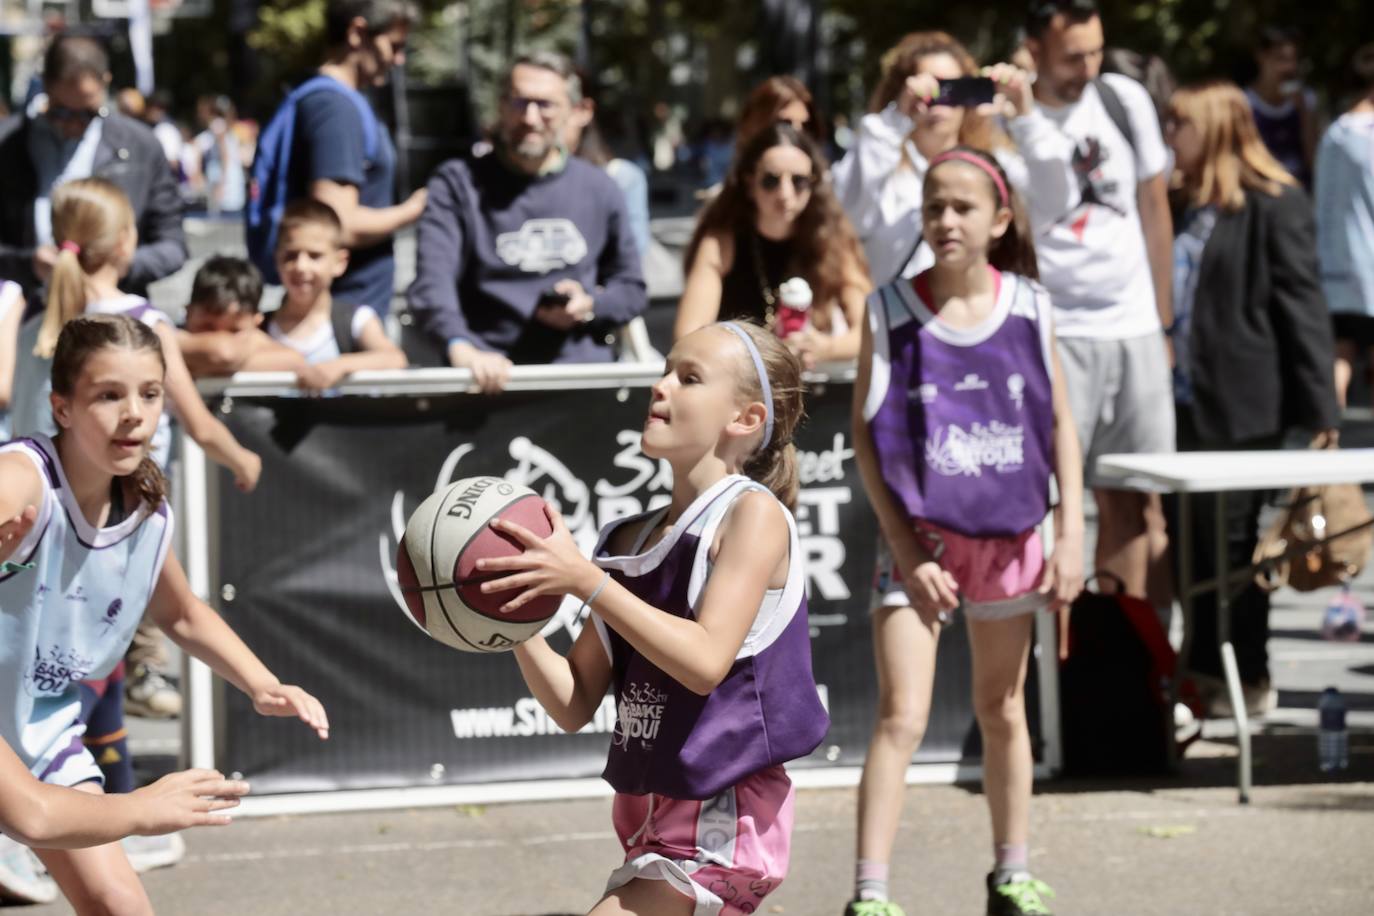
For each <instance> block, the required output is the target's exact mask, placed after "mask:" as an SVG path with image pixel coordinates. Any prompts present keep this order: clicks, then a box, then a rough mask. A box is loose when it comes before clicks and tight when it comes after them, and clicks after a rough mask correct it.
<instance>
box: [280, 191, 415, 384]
mask: <svg viewBox="0 0 1374 916" xmlns="http://www.w3.org/2000/svg"><path fill="white" fill-rule="evenodd" d="M343 237H344V228H343V224H342V223H341V222H340V220H339V217H338V214H336V213H335V212H334V210H333V209H332V208H331V207H329V206H327V205H326V204H322V203H320V202H319V201H318V200H316V199H314V198H311V197H303V198H301V199H299V200H295V201H292V202H291V203H290V204H288V205H287V207H286V210H285V212H284V213H283V214H282V219H281V225H280V228H279V229H278V231H277V250H276V261H277V273H278V274H279V275H280V276H281V281H282V286H283V287H285V289H286V294H285V295H284V296H283V297H282V302H281V308H279V309H277V311H275V312H273V313H272V314H271V315H270V316H269V317H268V319H267V322H266V327H265V330H266V332H267V333H268V335H270V336H271V338H272V339H273V340H274V341H276V342H277V343H280V344H283V345H285V346H287V347H290V348H291V349H293V350H295V351H296V353H297V354H298V355H299V356H300V357H301V358H302V359H303V360H304V361H305V363H306V364H307V365H305V366H303V367H301V368H299V369H297V370H296V376H297V378H298V379H299V381H300V385H301V387H302V388H308V389H311V390H315V391H322V390H324V389H326V388H333V387H335V386H337V385H338V384H339V382H341V381H342V380H343V379H344V378H345V377H346V376H347V375H349V374H350V373H352V372H356V371H358V370H362V369H404V368H406V366H407V365H408V363H407V361H406V357H405V354H404V353H402V352H401V348H400V347H398V346H396V344H394V343H392V341H391V338H389V337H388V336H387V334H386V329H385V328H384V327H383V326H382V320H381V317H380V316H379V314H378V312H377V310H376V309H374V308H373V307H372V306H371V305H356V306H355V305H354V304H353V303H351V302H347V301H341V300H339V299H336V298H334V295H333V293H332V290H331V287H332V286H333V283H334V281H335V280H336V279H337V278H339V277H341V276H343V274H344V271H346V270H347V269H348V249H347V248H345V247H343V241H344V238H343Z"/></svg>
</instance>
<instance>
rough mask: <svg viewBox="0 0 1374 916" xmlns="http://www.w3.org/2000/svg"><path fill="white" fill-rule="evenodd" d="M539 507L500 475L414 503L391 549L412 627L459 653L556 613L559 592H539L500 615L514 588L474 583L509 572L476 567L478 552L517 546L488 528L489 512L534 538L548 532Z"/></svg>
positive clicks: (496, 646)
mask: <svg viewBox="0 0 1374 916" xmlns="http://www.w3.org/2000/svg"><path fill="white" fill-rule="evenodd" d="M544 506H545V503H544V500H543V499H541V498H540V497H539V495H538V494H537V493H535V492H534V491H533V490H531V489H530V488H529V487H526V486H522V485H520V484H517V483H511V482H510V481H508V480H504V479H502V478H500V477H468V478H465V479H463V480H459V481H456V482H454V483H452V484H449V486H448V487H446V488H445V489H443V490H440V491H439V492H437V493H435V494H433V495H432V496H430V497H429V498H428V499H426V500H425V501H424V502H422V503H421V504H420V506H419V508H417V509H416V510H415V512H414V514H413V515H411V516H410V521H409V522H407V523H406V533H405V537H404V538H402V539H401V544H400V547H399V548H398V549H397V551H396V575H397V578H398V579H399V580H400V586H401V591H402V594H404V595H405V599H406V609H407V611H408V612H409V614H410V617H411V619H412V620H413V621H414V622H415V623H416V624H417V625H418V626H419V627H420V629H422V630H424V631H425V632H426V633H428V634H429V635H430V636H432V637H434V638H435V639H437V640H439V642H441V643H443V644H444V645H447V646H452V647H453V648H455V649H462V650H463V651H464V652H506V651H509V650H510V649H513V648H515V647H516V646H518V645H519V644H520V643H522V642H524V641H525V640H527V639H529V638H530V637H531V636H533V635H534V634H536V633H538V632H539V631H540V630H541V629H543V628H544V624H545V623H547V622H548V620H549V618H550V617H552V616H553V615H554V614H555V613H557V612H558V605H559V604H560V603H561V602H562V596H561V595H544V596H541V597H539V598H535V599H534V600H533V601H530V602H529V603H527V604H525V605H524V606H522V607H521V608H520V609H519V610H516V611H512V612H511V613H509V614H503V613H501V606H502V605H503V604H505V603H506V602H507V601H510V600H511V599H512V598H514V597H515V596H516V595H517V594H519V592H518V591H504V592H492V593H490V594H486V593H483V592H482V590H481V588H480V586H481V584H482V583H483V582H484V581H486V580H487V579H493V578H500V577H501V576H504V575H509V574H510V573H494V574H493V573H485V574H484V573H478V572H477V568H476V567H477V561H478V560H480V559H483V558H484V557H508V556H514V555H515V554H518V553H521V552H523V550H524V547H523V545H521V544H520V543H519V542H518V541H516V540H515V539H514V538H511V537H509V536H508V535H506V534H503V533H501V532H499V531H496V530H495V529H493V528H492V527H491V522H492V520H493V519H497V518H502V519H506V520H507V521H512V522H515V523H516V524H518V525H523V526H524V527H526V528H528V529H529V530H530V531H533V532H534V533H535V534H537V535H539V536H540V537H547V536H548V535H550V534H552V533H553V528H552V526H550V524H549V519H548V516H547V515H545V514H544Z"/></svg>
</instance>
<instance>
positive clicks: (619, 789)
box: [478, 322, 829, 916]
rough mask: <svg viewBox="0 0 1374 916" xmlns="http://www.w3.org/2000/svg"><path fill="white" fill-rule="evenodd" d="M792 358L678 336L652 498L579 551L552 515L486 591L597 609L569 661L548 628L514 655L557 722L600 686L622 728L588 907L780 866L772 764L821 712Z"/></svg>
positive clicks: (510, 530)
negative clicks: (661, 477)
mask: <svg viewBox="0 0 1374 916" xmlns="http://www.w3.org/2000/svg"><path fill="white" fill-rule="evenodd" d="M801 413H802V386H801V365H800V363H799V362H798V361H797V358H796V357H795V356H793V355H791V354H790V353H789V352H788V351H787V349H786V347H784V346H783V344H782V343H781V342H780V341H779V340H778V338H777V337H776V336H775V335H773V334H771V333H769V332H767V331H765V330H763V329H762V328H760V327H757V326H754V325H749V324H736V323H733V322H726V323H723V324H714V325H708V326H707V327H704V328H702V329H700V330H698V331H694V332H693V333H691V334H688V335H687V336H685V337H683V338H682V339H681V340H679V341H678V342H677V344H676V345H675V346H674V347H673V350H672V352H671V353H670V354H669V355H668V362H667V372H666V374H665V375H664V376H663V378H662V379H660V380H659V382H658V383H657V384H656V385H655V386H654V388H653V399H652V402H651V404H650V407H649V415H648V417H647V419H646V420H645V423H644V437H643V449H644V454H646V455H648V456H650V457H651V458H658V459H662V460H665V461H667V462H668V463H669V465H671V467H672V469H673V494H672V501H671V502H670V504H669V505H668V506H666V507H664V508H662V509H658V510H651V511H649V512H647V513H644V514H642V515H637V516H633V517H631V518H627V519H622V520H621V521H619V522H613V523H611V524H610V525H608V526H607V527H606V528H605V529H604V530H603V531H602V532H601V538H600V541H599V543H598V545H597V547H596V550H595V551H594V552H593V555H592V556H593V558H592V560H587V559H586V558H585V557H583V556H582V554H581V552H580V551H579V550H578V548H577V545H576V544H575V543H574V542H573V539H572V535H571V534H569V533H568V529H567V527H566V526H565V525H564V524H563V520H562V519H561V518H560V517H559V516H558V514H557V512H556V511H554V510H552V509H551V510H550V511H549V516H550V521H551V522H552V523H553V527H554V531H553V534H551V535H550V536H549V537H548V538H543V539H541V538H538V537H536V536H535V535H533V534H532V533H531V532H529V531H528V530H526V529H524V528H521V527H520V526H518V525H515V524H511V523H509V522H504V521H497V522H494V523H493V525H494V527H496V528H497V529H498V530H500V531H503V532H505V533H506V534H508V535H510V536H511V537H514V538H516V539H518V540H519V541H520V542H521V543H522V544H523V545H524V547H525V552H524V553H523V554H522V555H520V556H517V557H510V558H504V559H487V560H482V561H480V562H479V564H478V568H479V569H482V570H484V571H502V572H509V573H511V575H509V576H507V577H505V578H502V579H497V580H495V581H491V582H487V583H485V584H484V585H483V586H482V588H483V590H484V591H488V592H500V591H512V592H516V591H518V594H513V596H512V598H511V600H510V601H509V602H508V603H507V604H506V605H505V607H506V608H507V609H509V610H513V609H515V608H517V607H519V606H520V605H522V604H524V603H525V602H527V601H529V600H530V599H531V598H533V597H535V596H536V595H548V594H572V595H577V596H579V597H583V598H585V599H586V604H587V605H590V607H591V611H592V613H591V618H590V625H589V626H585V627H583V629H582V633H581V635H580V636H579V637H578V638H577V640H576V642H574V644H573V647H572V651H571V652H570V653H569V654H568V656H567V657H566V658H565V657H563V656H561V655H558V654H557V653H555V652H554V651H553V650H552V649H551V648H550V647H549V645H548V644H547V643H546V642H544V640H543V639H542V638H541V637H535V638H534V639H532V640H530V641H529V642H527V643H525V644H523V645H521V646H519V647H518V648H517V649H516V650H515V656H516V659H517V661H518V662H519V663H520V670H521V672H522V673H523V674H524V676H525V681H526V683H527V684H529V687H530V690H531V691H532V692H533V693H534V695H535V696H536V697H537V698H538V699H539V702H540V703H542V704H543V705H544V708H545V709H546V710H548V712H549V714H550V716H552V718H553V720H554V721H555V722H557V723H558V725H559V726H560V727H562V728H563V729H564V730H566V731H569V732H575V731H577V730H578V729H580V728H581V727H582V726H583V725H585V724H586V723H587V722H588V721H589V720H590V719H591V718H592V715H593V714H594V713H595V712H596V710H597V708H598V707H599V706H600V705H601V700H602V697H603V696H605V694H606V690H607V688H608V687H611V688H613V689H614V691H615V698H616V704H617V722H616V728H615V733H614V735H613V738H612V742H611V749H610V755H609V759H608V760H607V762H606V771H605V777H606V780H607V781H608V782H610V784H611V785H612V786H613V787H614V788H615V790H616V797H615V804H614V809H613V813H612V819H613V821H614V823H615V828H616V832H617V833H618V834H619V836H620V841H621V844H622V846H623V847H624V849H625V862H624V864H623V865H622V866H621V867H620V868H618V869H617V870H616V871H615V872H614V873H613V874H612V875H611V878H610V881H609V882H608V883H607V886H606V893H605V896H604V897H603V898H602V899H601V900H600V902H598V903H597V904H596V906H595V907H594V908H593V909H592V911H591V912H592V914H594V916H612V914H628V913H634V914H641V916H649V914H652V916H686V914H693V916H707V914H717V913H724V914H736V913H756V912H760V911H761V910H760V904H761V901H762V899H763V897H764V896H765V895H766V894H768V893H769V892H770V891H771V890H773V889H774V888H775V887H777V886H778V884H779V883H780V882H781V881H782V879H783V876H784V875H785V874H786V873H787V864H788V855H789V845H790V842H791V834H792V806H793V792H792V784H791V781H790V780H789V779H788V778H787V774H786V772H784V770H783V764H784V763H786V762H787V761H789V760H795V759H796V758H798V757H803V756H805V755H807V754H809V753H811V751H813V750H815V748H816V747H817V746H818V745H819V744H820V742H821V739H822V738H824V737H825V733H826V730H827V728H828V726H829V720H828V719H827V717H826V714H825V710H824V709H823V707H822V706H821V703H820V699H819V697H818V696H817V693H816V684H815V680H814V678H813V677H812V673H811V640H810V635H809V629H808V622H807V613H806V590H805V586H806V576H805V572H804V569H803V564H802V553H801V545H800V543H799V541H798V539H797V526H796V523H795V522H794V521H793V519H792V514H791V512H789V511H788V508H787V507H788V506H789V505H790V504H791V503H792V502H793V500H794V499H795V498H796V495H797V488H798V477H797V460H796V451H795V449H794V448H793V446H792V433H793V430H794V429H795V428H796V425H797V422H798V420H800V419H801Z"/></svg>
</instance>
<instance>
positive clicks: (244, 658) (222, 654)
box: [148, 551, 329, 738]
mask: <svg viewBox="0 0 1374 916" xmlns="http://www.w3.org/2000/svg"><path fill="white" fill-rule="evenodd" d="M148 613H149V614H151V615H152V618H153V621H154V622H155V623H156V624H157V625H158V626H159V627H161V628H162V630H163V632H165V633H166V634H167V635H168V636H170V637H171V639H172V641H173V642H174V643H176V644H177V645H178V646H179V647H180V648H181V649H182V651H184V652H186V653H187V654H188V655H191V656H194V657H195V658H198V659H200V660H201V661H203V662H204V663H205V664H207V665H209V666H210V669H211V670H212V671H214V672H215V673H216V674H218V675H219V676H220V677H222V678H224V679H225V680H226V681H228V682H229V683H231V684H233V685H234V686H235V687H237V688H238V689H239V690H241V691H243V692H244V694H246V695H247V696H248V697H249V698H250V699H252V701H253V706H254V708H255V709H256V710H257V711H258V712H259V713H260V714H262V715H265V716H295V717H296V718H299V719H300V720H301V721H302V722H304V723H305V724H306V725H309V726H310V727H311V728H312V729H314V730H315V732H316V733H317V734H318V735H319V736H320V737H321V738H328V737H329V719H328V717H327V716H326V715H325V712H324V707H323V706H322V705H321V704H320V701H319V700H317V699H315V698H314V697H312V696H311V695H310V694H308V693H306V692H305V691H304V690H302V689H301V688H299V687H293V686H290V685H286V684H283V683H282V682H281V681H280V680H278V679H277V676H276V675H275V674H273V673H272V672H271V671H269V670H268V669H267V666H266V665H264V664H263V663H262V661H261V660H259V659H258V657H257V656H256V655H254V654H253V650H251V649H249V648H248V646H246V645H244V642H243V640H242V639H239V637H238V634H237V633H235V632H234V631H233V630H232V629H230V628H229V625H228V624H227V623H225V622H224V618H222V617H220V615H219V614H217V613H215V611H214V610H213V609H212V608H211V607H210V606H209V605H207V604H206V603H205V602H204V601H201V600H200V599H199V598H197V597H196V595H195V593H194V592H192V591H191V586H190V583H188V582H187V581H186V573H185V572H184V571H183V570H182V568H181V561H180V560H178V559H177V556H176V552H175V551H168V553H167V559H166V561H165V562H164V563H163V564H162V573H161V575H160V576H159V577H158V581H157V587H156V588H155V589H154V590H153V597H152V600H151V601H150V602H149V603H148Z"/></svg>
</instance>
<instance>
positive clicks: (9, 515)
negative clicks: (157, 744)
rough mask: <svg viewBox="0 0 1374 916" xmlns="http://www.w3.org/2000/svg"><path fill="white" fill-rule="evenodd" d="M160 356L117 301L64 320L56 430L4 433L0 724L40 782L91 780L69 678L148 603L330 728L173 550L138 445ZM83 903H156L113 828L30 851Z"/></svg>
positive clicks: (86, 785) (95, 784)
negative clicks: (95, 838) (99, 839)
mask: <svg viewBox="0 0 1374 916" xmlns="http://www.w3.org/2000/svg"><path fill="white" fill-rule="evenodd" d="M165 374H166V363H165V361H164V358H163V354H162V348H161V346H160V344H159V341H158V337H157V335H156V334H155V333H154V332H153V331H152V330H150V329H149V328H148V327H147V326H146V325H144V324H142V323H141V322H138V321H136V320H134V319H132V318H129V317H128V316H123V315H88V316H83V317H78V318H75V319H73V320H72V321H70V322H68V323H67V324H66V326H65V327H64V328H63V329H62V333H61V336H60V337H59V339H58V341H57V347H56V350H55V352H54V354H53V368H52V387H53V394H52V411H53V417H54V419H55V420H56V423H57V426H58V429H59V432H58V434H57V435H56V436H54V437H52V438H49V437H47V436H44V435H35V436H33V437H32V438H28V439H18V440H15V441H13V442H10V443H8V444H6V445H4V446H0V519H7V520H9V521H8V522H7V525H6V529H5V531H4V534H5V535H6V536H5V538H4V542H3V547H0V560H3V562H0V698H3V700H2V701H0V738H3V739H4V741H5V742H6V743H7V744H9V746H10V747H11V748H12V749H13V750H14V751H15V753H16V754H18V756H19V758H20V760H21V761H22V762H23V763H24V764H25V765H26V766H27V767H28V769H29V771H30V772H31V773H33V775H34V776H36V777H38V778H39V779H40V780H42V781H43V782H47V783H50V784H53V785H59V786H71V787H75V788H78V789H80V790H82V791H86V792H92V793H96V794H99V793H101V791H102V790H101V782H100V780H101V776H100V770H99V769H98V768H97V766H96V763H95V760H94V758H93V757H92V756H91V753H90V752H89V751H88V750H86V748H85V746H84V745H83V743H82V732H83V731H84V728H85V726H84V725H82V724H80V722H79V717H78V714H79V712H80V706H81V700H80V693H79V689H78V683H79V682H80V681H82V680H86V679H89V678H100V677H104V676H105V675H106V674H108V673H109V671H110V670H111V669H112V668H113V667H114V666H115V665H116V664H117V663H118V661H119V660H120V658H122V657H123V655H124V651H125V649H126V648H128V645H129V641H130V639H131V638H132V636H133V632H134V628H135V627H136V626H137V625H138V622H139V620H140V618H142V616H143V613H144V610H145V608H146V609H147V612H148V613H149V614H150V615H151V616H152V618H153V619H154V620H155V621H156V622H157V623H158V625H159V626H161V627H162V629H163V630H164V631H166V632H167V633H168V634H169V635H170V636H171V637H172V639H173V640H175V641H176V642H177V644H178V645H180V646H181V648H182V650H183V651H185V652H187V653H189V654H190V655H193V656H195V657H197V658H199V659H201V660H202V661H204V662H205V663H206V664H208V665H209V666H210V667H211V668H212V669H214V670H215V671H216V672H217V673H218V674H219V675H220V676H222V677H224V678H225V679H226V680H228V681H229V682H230V683H232V684H233V685H234V686H236V687H238V688H239V689H240V690H242V691H243V692H244V693H246V694H247V695H248V696H249V697H251V698H252V700H253V704H254V707H255V708H256V709H257V710H258V712H259V713H261V714H263V715H272V716H292V717H297V718H299V719H301V720H302V721H303V722H305V723H306V724H307V725H308V726H310V727H311V728H313V729H315V731H316V732H317V733H318V734H319V736H320V737H321V738H325V737H328V731H329V725H328V720H327V718H326V716H325V712H324V708H323V707H322V706H321V705H320V703H319V701H318V700H316V699H315V698H314V697H312V696H310V695H309V694H308V693H306V692H305V691H303V690H301V689H300V688H299V687H292V686H286V685H284V684H282V683H281V682H280V681H279V680H277V678H276V676H275V675H273V674H272V672H270V671H268V670H267V668H266V667H264V665H263V664H262V662H260V661H259V660H258V658H257V657H256V656H255V655H254V654H253V653H252V652H251V651H250V650H249V649H248V647H247V646H245V645H244V644H243V642H242V641H240V640H239V638H238V637H237V636H235V635H234V633H233V631H231V630H230V629H229V627H228V626H227V625H226V624H225V623H224V621H223V620H221V619H220V617H219V615H218V614H216V613H215V612H214V611H212V610H211V609H210V608H209V607H208V606H206V605H205V604H204V603H203V602H202V601H200V599H198V598H197V597H196V596H195V595H194V594H193V593H192V592H191V589H190V586H189V584H188V583H187V581H186V575H185V573H184V572H183V571H182V568H181V564H180V563H179V562H178V561H177V559H176V555H175V554H174V553H173V552H172V551H171V539H172V515H171V510H170V508H169V507H168V506H167V502H166V482H165V480H164V479H163V477H162V474H161V472H160V471H159V470H158V468H157V465H156V464H155V463H154V462H153V461H152V459H151V458H150V457H149V456H148V449H149V444H150V442H151V440H152V436H153V433H154V431H155V430H156V429H157V425H158V419H159V417H160V416H161V414H162V399H163V391H164V387H163V386H164V384H165ZM39 856H40V858H42V859H43V861H44V863H45V864H46V865H47V867H48V871H49V872H50V873H51V874H52V876H53V878H54V879H55V880H56V881H57V883H58V886H59V887H61V889H62V891H63V893H64V894H65V895H66V896H67V899H68V900H69V901H70V902H71V903H72V905H73V906H74V907H75V909H76V911H77V912H78V913H83V914H84V913H88V912H100V913H116V914H120V916H125V914H139V916H141V914H145V913H151V912H152V907H151V905H150V904H149V902H148V897H147V895H146V894H145V893H144V890H143V887H142V885H141V884H140V883H139V880H138V878H137V876H136V875H135V874H134V871H133V869H132V867H131V866H130V864H129V861H128V859H127V858H126V857H125V855H124V852H123V850H122V849H121V847H120V846H119V845H118V844H110V845H105V846H97V847H94V848H89V849H81V850H45V851H43V852H41V853H40V854H39Z"/></svg>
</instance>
